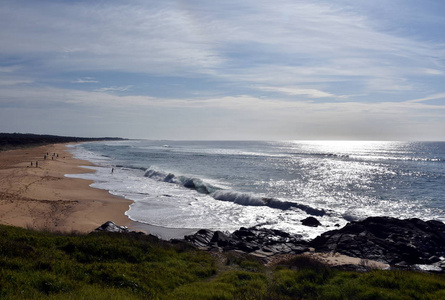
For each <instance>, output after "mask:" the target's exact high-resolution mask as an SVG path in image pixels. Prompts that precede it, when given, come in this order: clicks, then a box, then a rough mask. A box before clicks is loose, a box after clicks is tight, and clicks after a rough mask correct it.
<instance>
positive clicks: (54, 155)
mask: <svg viewBox="0 0 445 300" xmlns="http://www.w3.org/2000/svg"><path fill="white" fill-rule="evenodd" d="M48 156H49V153H48V152H47V153H46V154H45V155H43V159H44V160H46V159H47V158H48ZM54 158H59V154H58V153H53V154H52V155H51V160H54ZM32 166H33V162H31V167H32ZM35 166H36V168H38V167H39V161H38V160H36V163H35Z"/></svg>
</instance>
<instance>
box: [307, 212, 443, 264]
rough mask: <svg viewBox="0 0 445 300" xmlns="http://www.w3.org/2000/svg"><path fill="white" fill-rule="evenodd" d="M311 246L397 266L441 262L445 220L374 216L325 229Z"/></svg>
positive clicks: (322, 250) (318, 249)
mask: <svg viewBox="0 0 445 300" xmlns="http://www.w3.org/2000/svg"><path fill="white" fill-rule="evenodd" d="M310 246H311V247H314V248H315V250H316V251H317V252H338V253H341V254H345V255H349V256H352V257H359V258H363V259H371V260H377V261H381V262H384V263H388V264H390V265H393V266H395V265H416V264H426V265H432V264H436V265H438V266H439V265H441V264H443V257H445V224H444V223H442V222H439V221H422V220H419V219H407V220H400V219H396V218H390V217H371V218H367V219H365V220H363V221H357V222H351V223H348V224H347V225H346V226H345V227H343V228H341V229H338V230H333V231H328V232H325V233H323V234H322V235H321V236H319V237H317V238H315V239H314V240H313V241H312V242H311V243H310ZM441 257H442V258H441Z"/></svg>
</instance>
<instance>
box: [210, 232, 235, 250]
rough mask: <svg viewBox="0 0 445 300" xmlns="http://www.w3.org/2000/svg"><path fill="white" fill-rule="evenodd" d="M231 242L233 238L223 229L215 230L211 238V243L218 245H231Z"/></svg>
mask: <svg viewBox="0 0 445 300" xmlns="http://www.w3.org/2000/svg"><path fill="white" fill-rule="evenodd" d="M230 242H231V239H230V238H229V237H228V236H227V235H225V234H224V233H223V232H221V231H215V232H214V233H213V236H212V239H211V240H210V243H216V244H217V245H218V247H226V246H228V245H230Z"/></svg>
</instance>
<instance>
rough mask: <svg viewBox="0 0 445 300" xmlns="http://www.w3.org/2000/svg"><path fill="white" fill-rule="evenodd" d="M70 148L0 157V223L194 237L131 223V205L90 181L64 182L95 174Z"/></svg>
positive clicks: (11, 152)
mask: <svg viewBox="0 0 445 300" xmlns="http://www.w3.org/2000/svg"><path fill="white" fill-rule="evenodd" d="M70 144H72V143H66V144H49V145H43V146H37V147H30V148H21V149H13V150H7V151H1V152H0V224H4V225H11V226H17V227H23V228H29V229H37V230H49V231H60V232H80V233H89V232H91V231H93V230H94V229H96V228H97V227H99V226H101V225H102V224H103V223H105V222H107V221H113V222H115V223H116V224H118V225H121V226H122V225H123V226H127V227H129V228H130V229H133V230H139V231H144V232H147V233H150V234H153V235H157V236H158V237H159V238H161V239H171V238H182V237H183V235H185V234H192V233H194V232H196V230H192V229H180V228H178V229H175V228H164V227H159V226H154V225H148V224H143V223H139V222H136V221H133V220H131V219H129V218H128V217H127V216H126V215H125V212H126V211H128V209H129V207H130V205H131V204H132V203H133V201H131V200H128V199H125V198H123V197H118V196H114V195H112V194H110V193H109V192H108V191H107V190H101V189H97V188H93V187H91V186H90V185H91V184H92V183H93V182H92V181H91V180H86V179H78V178H69V177H66V176H65V175H66V174H79V173H89V172H95V171H94V170H89V169H87V168H82V166H94V165H93V164H92V163H91V162H89V161H85V160H79V159H76V158H74V157H73V155H72V154H71V152H70V151H69V149H68V148H67V146H68V145H70ZM47 153H48V155H47ZM53 154H55V155H54V156H53ZM45 155H47V157H46V159H45V158H44V156H45ZM36 164H37V166H36Z"/></svg>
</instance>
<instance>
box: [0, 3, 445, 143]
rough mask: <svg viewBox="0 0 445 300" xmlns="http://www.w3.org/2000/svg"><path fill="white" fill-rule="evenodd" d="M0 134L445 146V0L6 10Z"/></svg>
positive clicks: (4, 6)
mask: <svg viewBox="0 0 445 300" xmlns="http://www.w3.org/2000/svg"><path fill="white" fill-rule="evenodd" d="M0 41H1V43H0V132H21V133H37V134H56V135H70V136H84V137H102V136H113V137H117V136H119V137H125V138H145V139H176V140H177V139H180V140H184V139H186V140H187V139H189V140H431V141H445V1H442V0H422V1H418V0H390V1H388V0H374V1H366V0H329V1H328V0H326V1H325V0H312V1H309V0H306V1H303V0H301V1H300V0H276V1H264V0H252V1H251V0H241V1H240V0H237V1H232V0H227V1H201V0H196V1H195V0H190V1H185V0H184V1H169V0H165V1H151V0H131V1H129V0H128V1H122V0H121V1H117V0H103V1H95V0H70V1H68V0H39V1H35V0H28V1H25V0H11V1H9V0H0Z"/></svg>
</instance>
